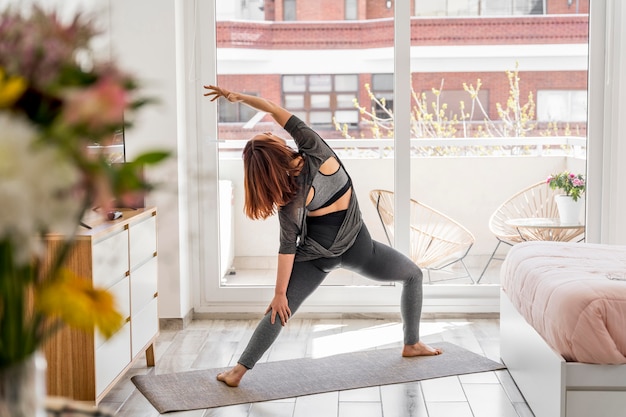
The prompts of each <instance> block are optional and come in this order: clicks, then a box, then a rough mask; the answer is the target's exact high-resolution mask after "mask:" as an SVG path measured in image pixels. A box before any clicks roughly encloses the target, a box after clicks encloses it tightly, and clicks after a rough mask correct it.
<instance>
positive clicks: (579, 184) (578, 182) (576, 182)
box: [572, 178, 585, 187]
mask: <svg viewBox="0 0 626 417" xmlns="http://www.w3.org/2000/svg"><path fill="white" fill-rule="evenodd" d="M572 185H573V186H574V187H582V186H583V185H585V181H583V180H581V179H579V178H574V179H573V180H572Z"/></svg>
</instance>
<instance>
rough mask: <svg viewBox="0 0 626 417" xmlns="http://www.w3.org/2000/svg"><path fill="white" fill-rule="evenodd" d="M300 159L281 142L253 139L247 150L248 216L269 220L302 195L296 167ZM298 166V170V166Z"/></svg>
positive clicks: (245, 184) (244, 160) (245, 170)
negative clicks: (297, 195) (295, 197)
mask: <svg viewBox="0 0 626 417" xmlns="http://www.w3.org/2000/svg"><path fill="white" fill-rule="evenodd" d="M299 156H300V155H299V154H298V153H297V152H295V151H294V150H293V149H291V148H289V147H288V146H286V145H285V144H284V143H281V142H279V141H277V140H272V139H250V140H249V141H248V143H246V146H245V147H244V148H243V169H244V177H243V185H244V192H245V202H244V212H245V213H246V216H248V217H249V218H251V219H254V220H256V219H266V218H268V217H270V216H272V215H273V214H275V213H276V211H277V209H278V207H281V206H284V205H286V204H287V203H289V202H290V201H291V199H293V197H294V196H295V195H296V193H297V192H298V188H299V186H298V183H297V181H296V176H297V175H298V173H299V171H300V169H301V163H300V164H294V163H293V161H294V159H296V158H298V157H299ZM294 165H295V166H294Z"/></svg>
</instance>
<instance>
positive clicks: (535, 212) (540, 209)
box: [477, 181, 580, 282]
mask: <svg viewBox="0 0 626 417" xmlns="http://www.w3.org/2000/svg"><path fill="white" fill-rule="evenodd" d="M558 194H563V192H562V191H561V190H558V189H556V190H553V189H551V188H550V186H549V185H548V184H547V183H546V181H541V182H538V183H536V184H533V185H531V186H529V187H526V188H524V189H523V190H521V191H519V192H517V193H516V194H514V195H513V196H512V197H510V198H509V199H507V200H506V201H505V202H504V203H502V204H501V205H500V207H498V208H497V209H496V211H495V212H494V213H493V214H492V215H491V217H490V218H489V230H490V231H491V233H493V234H494V236H495V237H496V239H498V243H497V244H496V247H495V249H494V250H493V252H492V253H491V256H490V257H489V260H488V261H487V264H486V265H485V267H484V269H483V271H482V272H481V274H480V277H478V281H477V282H480V280H481V279H482V277H483V275H484V274H485V272H486V271H487V268H488V267H489V265H490V264H491V262H492V261H494V260H498V261H502V260H504V258H503V257H498V256H497V252H498V248H499V247H500V245H501V244H503V243H504V244H505V245H509V246H513V245H515V244H516V243H520V242H523V241H524V239H523V238H522V236H521V235H520V233H519V231H518V230H517V229H516V228H515V227H513V226H510V225H508V224H507V223H506V221H507V220H510V219H516V218H530V217H536V218H544V217H545V218H556V217H559V211H558V208H557V206H556V202H555V199H554V196H555V195H558ZM542 233H544V234H545V236H542ZM548 233H551V234H552V235H550V236H548ZM561 233H562V235H560V236H554V231H553V230H548V229H544V230H536V231H535V233H534V235H535V236H534V239H535V240H561V241H568V240H574V239H576V238H578V239H580V233H571V231H567V230H564V231H561Z"/></svg>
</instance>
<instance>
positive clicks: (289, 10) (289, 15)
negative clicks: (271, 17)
mask: <svg viewBox="0 0 626 417" xmlns="http://www.w3.org/2000/svg"><path fill="white" fill-rule="evenodd" d="M283 20H289V21H294V20H296V0H284V1H283Z"/></svg>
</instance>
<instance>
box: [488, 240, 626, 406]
mask: <svg viewBox="0 0 626 417" xmlns="http://www.w3.org/2000/svg"><path fill="white" fill-rule="evenodd" d="M501 283H502V291H501V307H500V337H501V345H500V354H501V358H502V360H503V362H504V363H505V364H506V366H507V368H508V369H509V372H510V373H511V376H512V377H513V379H514V380H515V383H516V384H517V386H518V387H519V389H520V391H521V392H522V394H523V395H524V398H525V399H526V401H527V403H528V405H529V406H530V408H531V409H532V410H533V413H534V414H535V417H583V416H584V417H589V416H594V417H613V416H615V417H617V416H620V417H621V416H624V415H626V246H616V245H598V244H588V243H567V242H538V241H534V242H524V243H520V244H517V245H515V246H514V247H512V248H511V250H510V251H509V253H508V254H507V257H506V260H505V261H504V263H503V265H502V269H501Z"/></svg>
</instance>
